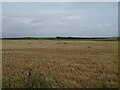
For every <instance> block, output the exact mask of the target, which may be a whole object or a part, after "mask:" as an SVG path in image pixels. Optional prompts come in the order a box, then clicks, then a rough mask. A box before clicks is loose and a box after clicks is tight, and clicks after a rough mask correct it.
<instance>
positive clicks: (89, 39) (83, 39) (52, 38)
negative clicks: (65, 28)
mask: <svg viewBox="0 0 120 90" xmlns="http://www.w3.org/2000/svg"><path fill="white" fill-rule="evenodd" d="M1 39H2V40H82V41H120V39H98V38H93V39H92V38H73V39H72V38H56V37H23V38H22V37H21V38H1Z"/></svg>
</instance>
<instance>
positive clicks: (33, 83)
mask: <svg viewBox="0 0 120 90" xmlns="http://www.w3.org/2000/svg"><path fill="white" fill-rule="evenodd" d="M2 70H3V72H2V75H3V88H23V87H24V88H99V87H100V88H102V87H110V88H111V87H117V86H118V42H117V41H81V40H75V41H74V40H2Z"/></svg>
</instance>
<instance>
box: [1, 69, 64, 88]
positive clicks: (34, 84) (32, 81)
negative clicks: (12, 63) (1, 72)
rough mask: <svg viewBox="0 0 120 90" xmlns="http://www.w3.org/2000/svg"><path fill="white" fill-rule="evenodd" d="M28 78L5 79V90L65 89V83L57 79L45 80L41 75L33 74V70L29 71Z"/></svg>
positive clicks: (3, 83)
mask: <svg viewBox="0 0 120 90" xmlns="http://www.w3.org/2000/svg"><path fill="white" fill-rule="evenodd" d="M28 72H29V74H28V76H27V78H25V77H21V76H20V77H19V79H16V80H15V81H14V80H13V79H12V78H7V79H6V78H3V80H2V81H3V82H2V85H3V88H18V87H19V88H63V87H64V85H63V83H64V82H63V81H62V80H58V79H57V78H55V77H52V78H51V79H45V78H44V77H42V76H41V74H32V70H29V71H28Z"/></svg>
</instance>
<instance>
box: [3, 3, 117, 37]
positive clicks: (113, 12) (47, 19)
mask: <svg viewBox="0 0 120 90" xmlns="http://www.w3.org/2000/svg"><path fill="white" fill-rule="evenodd" d="M57 36H64V37H115V36H118V3H117V2H3V3H2V37H7V38H9V37H57Z"/></svg>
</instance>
